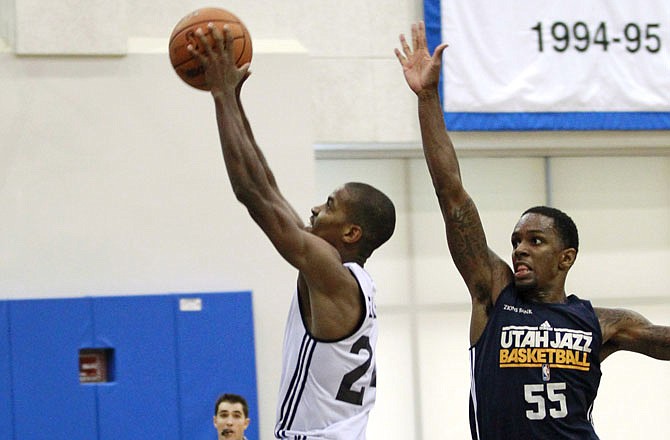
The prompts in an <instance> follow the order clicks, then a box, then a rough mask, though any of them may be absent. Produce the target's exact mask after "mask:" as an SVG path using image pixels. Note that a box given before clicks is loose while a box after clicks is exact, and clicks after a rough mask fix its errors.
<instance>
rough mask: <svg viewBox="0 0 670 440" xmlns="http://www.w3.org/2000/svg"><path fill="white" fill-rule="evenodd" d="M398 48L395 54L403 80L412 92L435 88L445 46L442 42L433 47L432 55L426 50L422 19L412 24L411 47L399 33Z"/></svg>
mask: <svg viewBox="0 0 670 440" xmlns="http://www.w3.org/2000/svg"><path fill="white" fill-rule="evenodd" d="M400 45H401V47H402V52H401V51H400V49H397V48H396V49H395V55H396V57H397V58H398V61H400V65H401V66H402V69H403V73H404V74H405V80H406V81H407V84H408V85H409V87H410V89H412V90H413V91H414V93H416V94H419V93H421V92H422V91H427V90H429V89H433V88H435V89H436V88H437V84H438V83H439V80H440V71H441V67H442V52H443V51H444V49H446V48H447V46H448V45H447V44H446V43H442V44H440V45H439V46H437V47H436V48H435V52H434V53H433V55H432V56H431V55H430V52H429V51H428V43H427V41H426V26H425V24H424V22H423V21H420V22H418V23H414V24H412V47H410V46H409V44H408V43H407V39H406V38H405V35H404V34H400Z"/></svg>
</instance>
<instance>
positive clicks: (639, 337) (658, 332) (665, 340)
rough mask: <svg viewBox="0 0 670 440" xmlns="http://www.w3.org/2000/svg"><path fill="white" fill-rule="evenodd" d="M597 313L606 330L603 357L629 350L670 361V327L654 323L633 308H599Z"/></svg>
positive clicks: (603, 330)
mask: <svg viewBox="0 0 670 440" xmlns="http://www.w3.org/2000/svg"><path fill="white" fill-rule="evenodd" d="M596 313H597V315H598V319H599V321H600V327H601V329H602V333H603V353H604V354H605V356H604V357H606V356H607V355H609V354H610V353H613V352H615V351H618V350H627V351H634V352H637V353H641V354H644V355H647V356H650V357H653V358H656V359H662V360H670V327H668V326H660V325H654V324H652V323H651V322H650V321H649V320H648V319H647V318H645V317H644V316H642V315H640V314H639V313H637V312H633V311H631V310H623V309H601V308H598V309H596ZM604 357H603V358H604Z"/></svg>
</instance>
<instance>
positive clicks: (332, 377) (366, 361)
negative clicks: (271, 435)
mask: <svg viewBox="0 0 670 440" xmlns="http://www.w3.org/2000/svg"><path fill="white" fill-rule="evenodd" d="M345 266H346V267H347V268H348V269H349V270H350V271H351V273H352V274H353V275H354V276H355V277H356V280H357V281H358V285H359V286H360V292H361V295H362V298H363V300H364V303H365V315H364V316H363V317H362V319H361V322H360V323H359V325H358V327H357V328H356V329H355V330H354V333H353V334H352V335H350V336H348V337H345V338H343V339H342V340H339V341H334V342H331V341H328V342H326V341H321V340H319V339H316V338H315V337H313V336H312V335H311V334H310V333H309V331H307V329H306V328H305V325H304V323H303V319H302V315H301V313H300V304H299V299H298V295H297V293H296V295H294V297H293V301H292V303H291V307H290V310H289V318H288V322H287V324H286V331H285V333H284V353H283V367H282V377H281V384H280V391H279V400H278V404H277V423H276V425H275V437H276V438H279V439H291V440H316V439H319V440H325V439H328V440H364V439H365V430H366V427H367V423H368V415H369V412H370V409H371V408H372V406H373V405H374V402H375V395H376V370H375V367H376V362H375V346H376V344H377V332H378V327H377V315H376V310H375V285H374V283H373V282H372V279H371V278H370V276H369V275H368V274H367V272H366V271H365V270H364V269H363V268H362V267H361V266H359V265H358V264H355V263H345Z"/></svg>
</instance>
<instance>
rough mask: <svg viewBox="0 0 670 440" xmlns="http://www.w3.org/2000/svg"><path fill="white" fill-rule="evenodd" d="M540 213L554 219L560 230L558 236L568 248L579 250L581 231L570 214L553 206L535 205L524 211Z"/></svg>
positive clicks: (555, 225)
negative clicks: (579, 231)
mask: <svg viewBox="0 0 670 440" xmlns="http://www.w3.org/2000/svg"><path fill="white" fill-rule="evenodd" d="M531 213H532V214H540V215H543V216H545V217H549V218H551V219H553V220H554V227H555V228H556V231H557V232H558V236H559V238H560V239H561V241H562V242H563V246H565V247H566V248H574V249H575V251H579V233H578V232H577V225H575V222H574V221H572V219H571V218H570V216H569V215H567V214H566V213H565V212H563V211H561V210H560V209H556V208H551V207H549V206H533V207H532V208H528V209H526V210H525V211H524V213H523V214H522V215H525V214H531Z"/></svg>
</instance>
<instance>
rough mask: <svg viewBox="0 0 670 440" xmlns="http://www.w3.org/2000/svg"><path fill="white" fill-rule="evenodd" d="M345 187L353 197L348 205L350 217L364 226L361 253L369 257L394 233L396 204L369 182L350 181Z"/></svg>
mask: <svg viewBox="0 0 670 440" xmlns="http://www.w3.org/2000/svg"><path fill="white" fill-rule="evenodd" d="M344 187H345V188H346V190H347V191H348V193H349V195H350V197H351V198H350V200H349V203H348V205H347V208H348V214H349V218H350V220H351V222H353V223H356V224H357V225H360V226H361V228H363V238H362V240H361V244H360V250H361V255H362V256H363V257H364V258H368V257H369V256H370V255H372V252H373V251H374V250H375V249H377V248H378V247H379V246H381V245H382V244H384V243H386V241H388V239H389V238H391V236H392V235H393V231H394V230H395V206H394V205H393V202H392V201H391V199H389V198H388V196H387V195H386V194H384V193H383V192H381V191H379V190H378V189H377V188H375V187H373V186H371V185H368V184H367V183H361V182H348V183H346V184H345V185H344Z"/></svg>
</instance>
